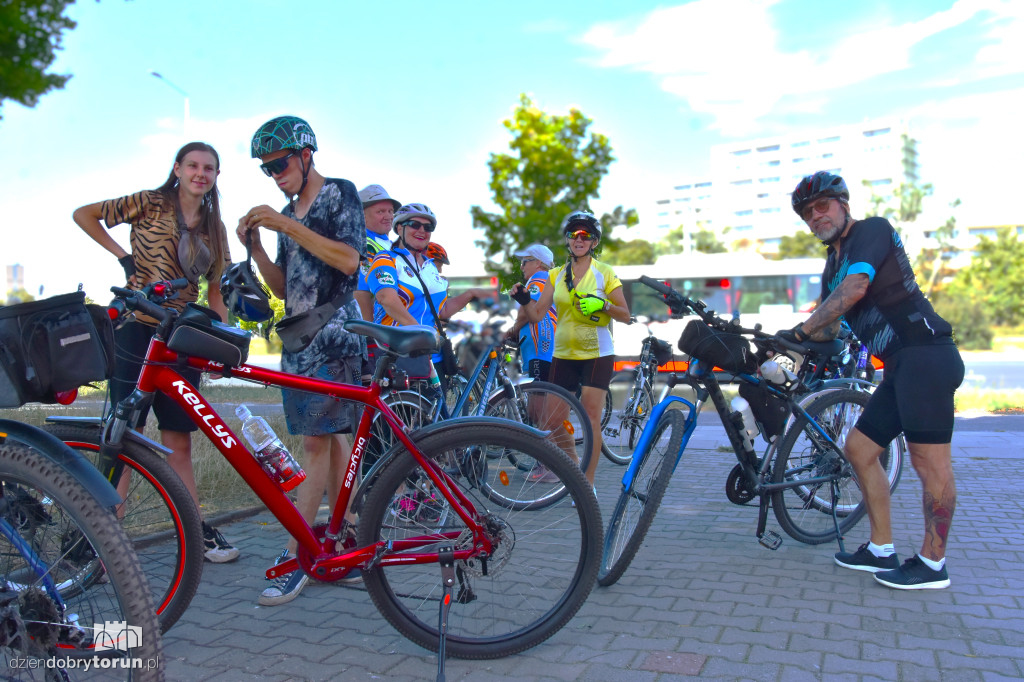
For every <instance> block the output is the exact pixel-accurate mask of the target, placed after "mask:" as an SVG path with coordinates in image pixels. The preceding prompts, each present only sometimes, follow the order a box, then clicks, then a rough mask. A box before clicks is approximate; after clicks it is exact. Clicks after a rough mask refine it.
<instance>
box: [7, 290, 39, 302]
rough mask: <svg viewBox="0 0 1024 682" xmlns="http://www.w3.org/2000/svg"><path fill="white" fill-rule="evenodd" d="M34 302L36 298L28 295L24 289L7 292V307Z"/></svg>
mask: <svg viewBox="0 0 1024 682" xmlns="http://www.w3.org/2000/svg"><path fill="white" fill-rule="evenodd" d="M34 300H36V297H35V296H33V295H32V294H30V293H28V292H27V291H25V290H24V289H11V290H10V291H8V292H7V300H6V301H5V303H6V304H7V305H15V304H17V303H28V302H29V301H34Z"/></svg>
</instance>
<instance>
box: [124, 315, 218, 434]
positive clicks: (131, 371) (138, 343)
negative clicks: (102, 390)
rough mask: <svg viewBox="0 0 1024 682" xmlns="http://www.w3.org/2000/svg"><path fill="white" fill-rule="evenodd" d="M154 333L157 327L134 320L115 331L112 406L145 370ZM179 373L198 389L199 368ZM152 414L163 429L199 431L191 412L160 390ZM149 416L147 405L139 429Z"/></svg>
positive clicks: (132, 386) (154, 400)
mask: <svg viewBox="0 0 1024 682" xmlns="http://www.w3.org/2000/svg"><path fill="white" fill-rule="evenodd" d="M155 333H156V327H151V326H149V325H148V324H142V323H141V322H136V321H135V320H129V321H127V322H125V323H124V324H123V325H122V326H121V327H119V328H118V329H117V330H116V331H115V332H114V348H115V350H116V359H115V361H114V376H113V377H111V379H110V405H111V409H113V406H115V405H117V404H118V403H119V402H121V400H122V399H124V398H127V397H128V396H129V395H131V392H132V391H134V390H135V385H136V384H137V383H138V381H139V373H141V372H142V360H143V359H144V358H145V357H146V350H147V349H148V348H149V340H150V339H152V338H153V334H155ZM178 374H180V375H181V376H183V377H185V379H186V380H187V381H188V382H189V383H190V384H192V385H193V386H195V387H196V388H199V381H200V379H201V378H202V373H201V372H200V371H199V370H197V369H192V368H188V369H179V370H178ZM153 413H154V414H156V420H157V426H158V427H159V428H160V430H161V431H180V432H183V433H191V432H193V431H198V430H199V427H198V426H196V425H195V422H193V421H192V420H191V419H189V416H188V414H186V413H185V411H184V410H183V409H181V408H180V407H179V406H178V404H177V403H176V402H174V401H173V400H171V399H170V398H169V397H167V396H166V395H164V394H163V393H160V392H157V393H156V394H155V395H154V396H153ZM148 415H149V409H148V408H147V409H145V410H143V411H142V414H141V415H140V417H139V424H138V425H139V427H140V428H141V427H142V426H144V425H145V423H146V417H147V416H148Z"/></svg>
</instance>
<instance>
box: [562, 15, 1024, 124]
mask: <svg viewBox="0 0 1024 682" xmlns="http://www.w3.org/2000/svg"><path fill="white" fill-rule="evenodd" d="M775 4H777V2H776V0H768V1H760V0H696V1H695V2H691V3H689V4H686V5H681V6H678V7H669V8H662V9H657V10H655V11H653V12H651V13H650V14H648V15H646V16H645V17H644V18H642V19H641V20H639V21H632V22H613V23H604V24H598V25H595V26H593V27H592V28H591V29H590V30H589V31H587V32H586V33H585V34H584V36H583V39H582V42H583V43H585V44H587V45H590V46H592V47H594V48H597V49H598V50H599V51H600V52H601V53H602V54H601V55H600V56H599V57H598V59H597V61H596V63H597V64H598V65H599V66H601V67H604V68H630V69H634V70H637V71H641V72H647V73H650V74H652V75H653V76H654V77H655V78H656V79H657V80H658V82H659V84H660V86H661V88H662V89H663V90H665V91H666V92H669V93H672V94H674V95H676V96H678V97H680V98H681V99H683V100H685V101H686V102H687V103H688V104H689V106H690V107H691V108H692V109H693V110H694V111H697V112H700V113H705V114H710V115H711V116H713V117H714V119H715V123H714V127H716V128H719V129H721V130H722V131H723V132H726V133H729V134H750V133H752V132H753V131H754V130H756V127H757V122H758V120H759V119H761V118H763V117H764V116H766V115H767V114H769V113H771V112H773V111H776V110H778V108H779V105H780V102H781V101H782V99H783V98H792V99H793V100H794V101H793V102H787V107H788V108H790V109H792V108H794V107H796V108H798V109H801V110H807V109H811V110H814V107H815V106H818V105H820V103H821V101H822V100H821V98H820V94H821V91H822V88H827V89H828V90H836V89H839V88H843V87H848V86H851V85H855V84H858V83H863V82H865V81H867V80H869V79H871V78H874V77H877V76H880V75H883V74H886V73H891V72H895V71H900V70H905V69H910V68H913V64H912V61H911V53H912V49H913V48H914V47H915V46H916V45H918V44H920V43H921V42H922V41H924V40H925V39H927V38H930V37H933V36H936V35H938V34H940V33H942V32H944V31H948V30H950V29H952V28H955V27H957V26H960V25H962V24H964V23H965V22H967V21H968V20H970V19H972V18H973V17H975V16H977V15H979V14H980V15H981V16H982V17H983V18H985V19H986V20H987V24H986V25H988V26H989V27H990V29H989V34H988V38H989V41H990V43H989V45H988V46H986V47H985V48H982V49H981V50H980V52H979V55H978V58H979V61H982V62H983V63H984V69H985V73H986V74H992V73H1008V72H1020V71H1021V70H1022V69H1024V58H1021V50H1022V48H1021V47H1020V43H1021V41H1019V40H1018V39H1017V38H1018V37H1019V35H1020V33H1021V28H1020V26H1021V13H1022V10H1021V3H1020V2H1019V1H1014V0H959V1H958V2H956V3H955V4H954V5H953V6H952V7H951V8H950V9H948V10H945V11H941V12H936V13H935V14H932V15H930V16H928V17H926V18H925V19H922V20H920V21H917V22H909V23H905V24H899V25H896V24H892V25H883V26H879V27H877V28H874V29H872V30H870V31H868V32H861V33H857V34H853V35H846V36H843V35H841V33H839V32H840V31H841V30H842V26H841V24H837V25H835V26H830V27H828V30H831V31H835V32H836V33H837V39H836V40H834V41H831V42H828V43H826V46H825V47H823V48H821V49H819V50H817V51H811V50H808V49H800V50H794V51H788V52H787V51H783V50H781V49H780V48H779V47H778V45H779V42H780V41H779V36H780V27H777V26H775V25H773V23H772V22H773V17H772V14H771V12H770V10H771V8H772V7H773V5H775ZM781 28H786V29H787V30H797V31H799V30H804V28H803V27H799V26H796V27H781ZM808 98H810V99H809V100H808Z"/></svg>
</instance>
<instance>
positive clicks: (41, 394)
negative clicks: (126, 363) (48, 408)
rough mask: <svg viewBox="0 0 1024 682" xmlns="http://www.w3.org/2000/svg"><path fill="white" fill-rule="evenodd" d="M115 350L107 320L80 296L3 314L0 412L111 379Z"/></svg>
mask: <svg viewBox="0 0 1024 682" xmlns="http://www.w3.org/2000/svg"><path fill="white" fill-rule="evenodd" d="M112 350H113V330H112V329H111V327H110V320H109V318H107V316H106V314H105V312H104V311H103V309H102V308H101V307H100V306H87V305H86V304H85V293H83V292H81V291H77V292H74V293H70V294H61V295H59V296H52V297H50V298H46V299H43V300H41V301H30V302H28V303H19V304H17V305H12V306H6V307H3V308H0V407H19V406H21V405H24V404H25V403H28V402H45V403H53V402H56V396H55V394H56V393H58V392H60V391H70V390H72V389H75V388H78V387H79V386H82V385H84V384H87V383H89V382H92V381H103V380H105V379H107V378H108V377H109V375H110V370H111V369H112V367H113V357H112Z"/></svg>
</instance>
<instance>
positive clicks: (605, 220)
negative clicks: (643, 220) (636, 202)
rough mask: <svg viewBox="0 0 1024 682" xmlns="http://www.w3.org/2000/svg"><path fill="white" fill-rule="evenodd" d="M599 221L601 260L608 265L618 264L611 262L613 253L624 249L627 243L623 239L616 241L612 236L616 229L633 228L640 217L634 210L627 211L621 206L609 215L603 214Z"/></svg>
mask: <svg viewBox="0 0 1024 682" xmlns="http://www.w3.org/2000/svg"><path fill="white" fill-rule="evenodd" d="M600 221H601V234H602V235H603V236H602V237H601V253H602V258H603V259H604V260H607V261H608V262H609V263H614V262H618V261H615V260H613V258H614V257H615V255H614V254H615V252H616V251H617V250H619V249H620V248H622V247H624V246H625V245H626V244H627V243H628V242H626V241H625V240H623V239H616V238H615V237H613V236H612V233H613V232H614V230H615V228H617V227H627V228H628V227H633V226H634V225H636V224H637V223H639V222H640V216H639V215H638V214H637V212H636V209H635V208H630V209H627V208H625V207H623V206H621V205H620V206H616V207H615V208H614V209H613V210H612V212H611V213H605V214H604V215H602V216H601V218H600Z"/></svg>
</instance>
